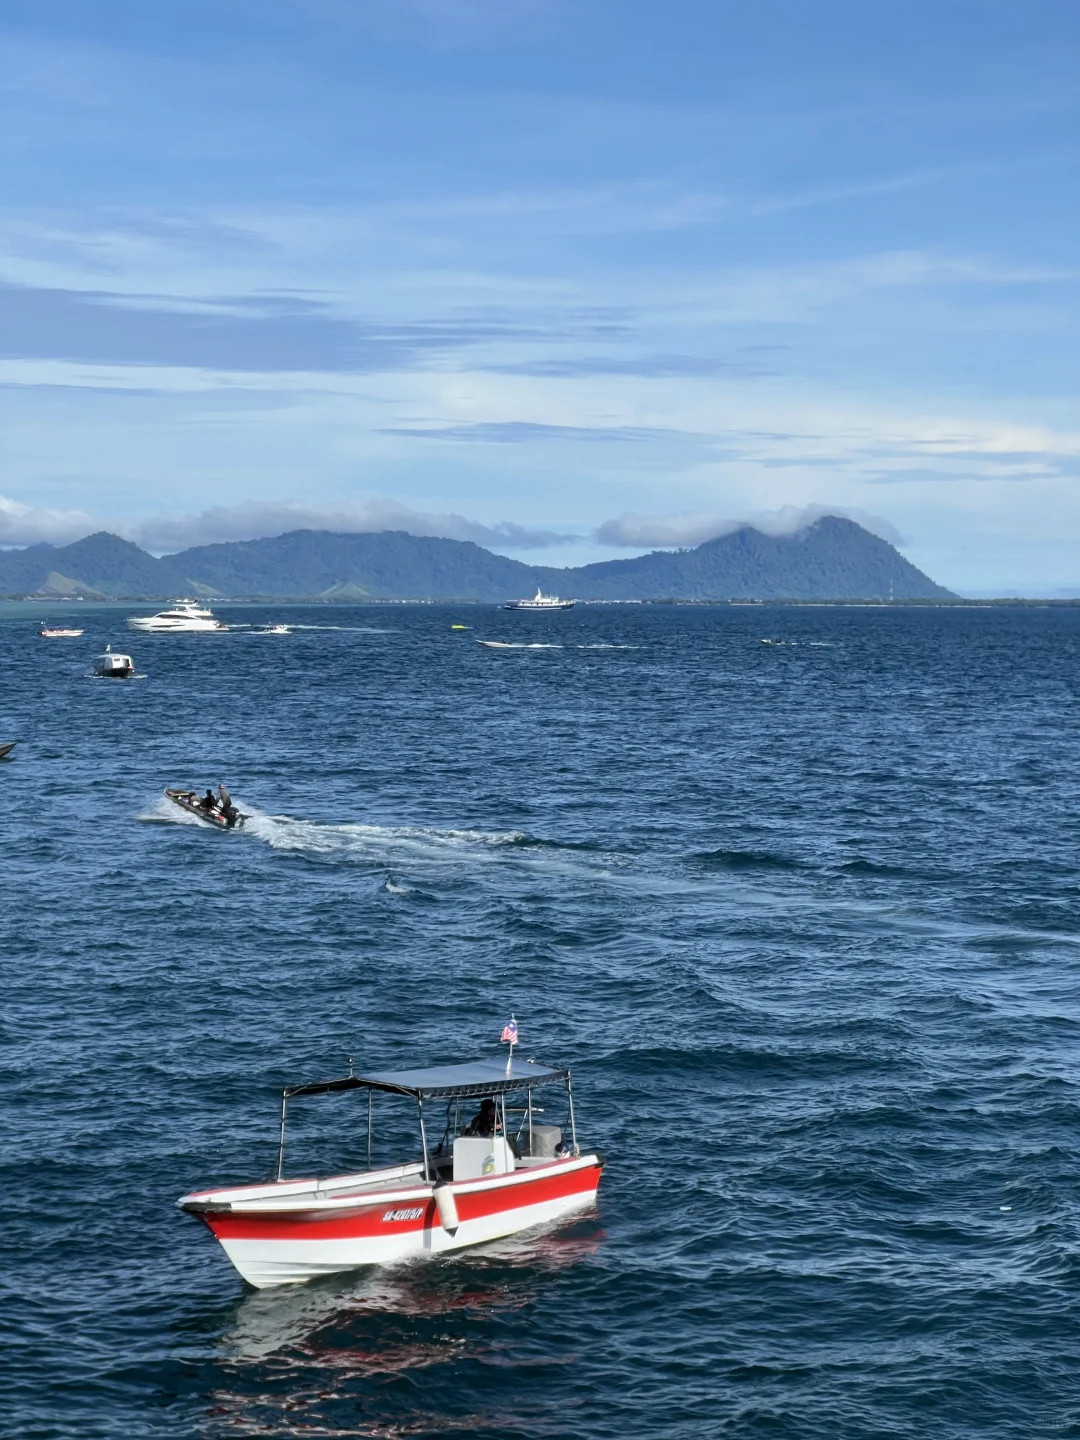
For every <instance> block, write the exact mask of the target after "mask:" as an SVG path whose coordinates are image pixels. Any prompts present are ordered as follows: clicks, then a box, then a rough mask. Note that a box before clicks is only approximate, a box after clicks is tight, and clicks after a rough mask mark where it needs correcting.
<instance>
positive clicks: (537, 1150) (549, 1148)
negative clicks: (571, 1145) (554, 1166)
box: [518, 1125, 563, 1160]
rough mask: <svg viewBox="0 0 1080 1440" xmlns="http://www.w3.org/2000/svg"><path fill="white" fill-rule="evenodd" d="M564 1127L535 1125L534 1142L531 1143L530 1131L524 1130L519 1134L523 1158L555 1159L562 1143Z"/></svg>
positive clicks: (533, 1128)
mask: <svg viewBox="0 0 1080 1440" xmlns="http://www.w3.org/2000/svg"><path fill="white" fill-rule="evenodd" d="M562 1138H563V1133H562V1127H561V1126H560V1125H534V1126H533V1127H532V1143H531V1144H530V1143H529V1132H528V1130H523V1131H522V1132H521V1134H520V1135H519V1136H518V1149H519V1151H520V1153H521V1158H522V1159H523V1160H524V1159H531V1160H554V1159H555V1152H556V1150H557V1149H558V1148H559V1146H560V1145H561V1144H562Z"/></svg>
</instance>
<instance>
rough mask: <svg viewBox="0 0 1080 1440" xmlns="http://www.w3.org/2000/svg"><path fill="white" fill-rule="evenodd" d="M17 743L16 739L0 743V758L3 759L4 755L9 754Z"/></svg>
mask: <svg viewBox="0 0 1080 1440" xmlns="http://www.w3.org/2000/svg"><path fill="white" fill-rule="evenodd" d="M17 744H18V741H16V740H9V741H8V742H7V744H6V745H0V760H3V759H4V758H5V756H8V755H10V754H11V752H12V750H14V749H15V746H16V745H17Z"/></svg>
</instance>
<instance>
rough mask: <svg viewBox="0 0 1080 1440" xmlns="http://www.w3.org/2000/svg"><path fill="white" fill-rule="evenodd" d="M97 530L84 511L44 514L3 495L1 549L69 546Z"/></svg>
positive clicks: (1, 500) (0, 529)
mask: <svg viewBox="0 0 1080 1440" xmlns="http://www.w3.org/2000/svg"><path fill="white" fill-rule="evenodd" d="M98 528H99V527H98V525H97V523H96V521H94V520H93V519H91V517H90V516H89V515H87V514H86V512H85V511H84V510H42V509H38V508H36V507H35V506H33V505H20V504H19V502H18V501H17V500H8V499H7V498H6V497H5V496H3V495H0V545H39V544H41V542H42V541H45V542H47V543H48V544H50V545H68V544H70V543H71V541H72V540H81V539H82V537H83V536H84V535H89V534H91V533H92V532H93V531H94V530H96V529H98Z"/></svg>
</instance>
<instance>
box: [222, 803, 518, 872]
mask: <svg viewBox="0 0 1080 1440" xmlns="http://www.w3.org/2000/svg"><path fill="white" fill-rule="evenodd" d="M244 828H245V831H246V833H247V834H249V835H255V836H257V837H258V839H260V840H263V841H265V843H266V844H267V845H269V846H270V848H271V849H273V850H284V851H292V852H294V853H297V854H302V855H309V856H318V857H326V858H328V859H333V858H342V859H349V860H355V861H370V862H371V863H372V864H377V865H380V866H382V867H383V868H385V867H386V864H387V861H388V860H399V861H412V862H417V861H420V862H424V861H427V862H429V863H430V862H440V861H442V862H446V861H456V860H460V859H461V858H462V857H463V856H467V855H472V856H476V857H483V856H486V855H488V854H490V853H491V852H493V851H497V850H499V849H502V848H504V847H507V846H519V845H522V844H525V843H527V841H528V837H527V836H526V835H524V834H522V832H521V831H520V830H437V829H433V828H428V827H426V826H411V825H361V824H352V823H346V824H342V825H329V824H322V823H320V822H319V821H317V820H299V819H297V818H296V817H295V816H292V815H266V814H262V813H260V812H258V811H255V812H253V813H251V814H250V818H249V819H248V820H247V822H246V824H245V827H244Z"/></svg>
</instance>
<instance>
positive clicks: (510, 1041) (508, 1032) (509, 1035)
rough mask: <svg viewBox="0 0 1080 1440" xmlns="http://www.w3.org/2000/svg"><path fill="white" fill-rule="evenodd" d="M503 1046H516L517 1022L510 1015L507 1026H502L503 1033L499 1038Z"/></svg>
mask: <svg viewBox="0 0 1080 1440" xmlns="http://www.w3.org/2000/svg"><path fill="white" fill-rule="evenodd" d="M500 1038H501V1040H502V1043H503V1044H504V1045H516V1044H517V1043H518V1028H517V1021H516V1020H515V1019H514V1017H513V1016H512V1015H511V1017H510V1023H509V1025H504V1026H503V1033H502V1036H501V1037H500Z"/></svg>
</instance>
